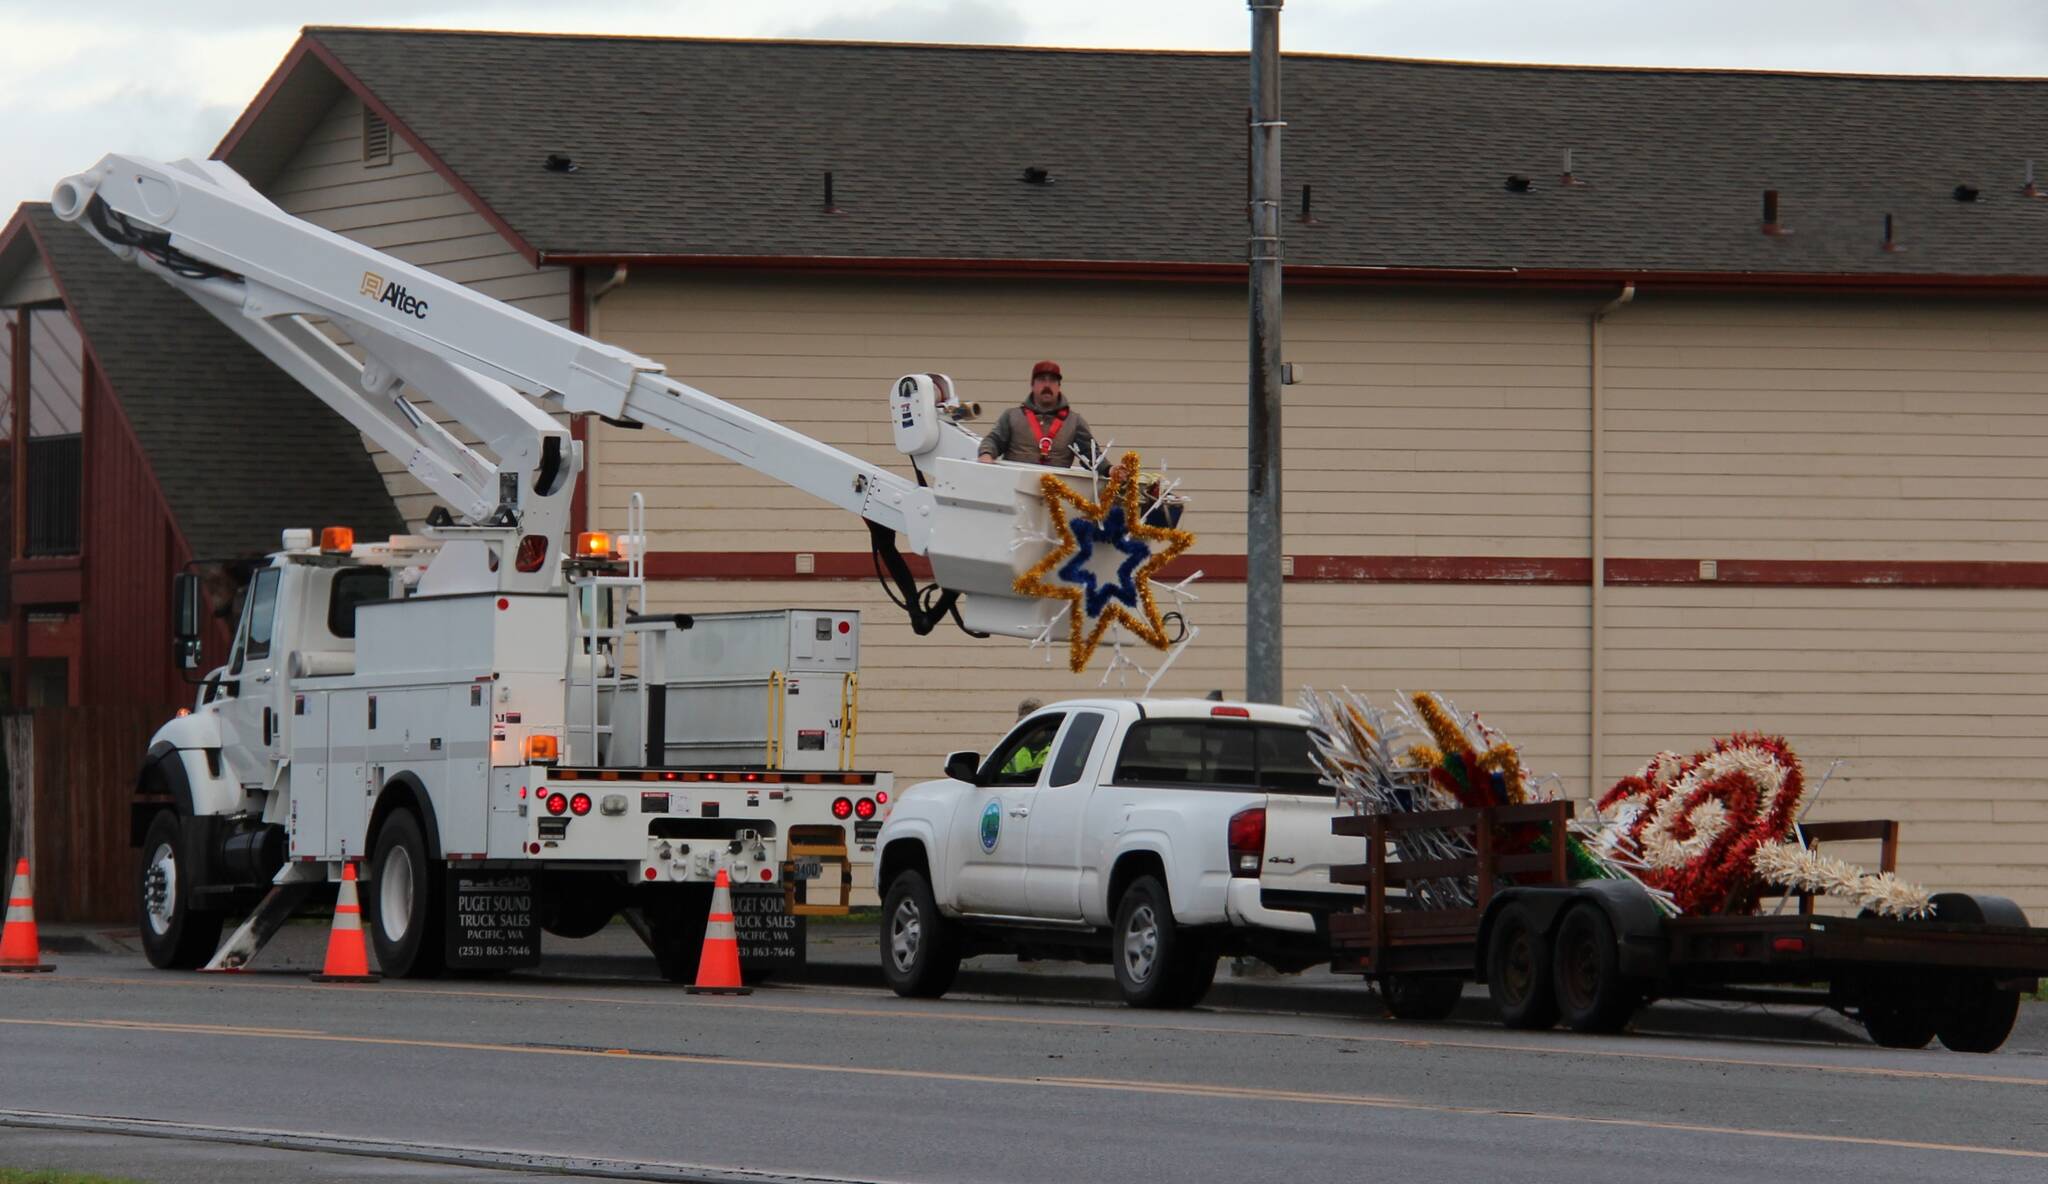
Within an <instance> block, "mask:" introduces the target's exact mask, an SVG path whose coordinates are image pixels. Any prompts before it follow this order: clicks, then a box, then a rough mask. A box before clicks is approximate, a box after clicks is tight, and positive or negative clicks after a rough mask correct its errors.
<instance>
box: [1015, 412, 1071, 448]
mask: <svg viewBox="0 0 2048 1184" xmlns="http://www.w3.org/2000/svg"><path fill="white" fill-rule="evenodd" d="M1069 410H1070V408H1066V407H1062V408H1060V410H1059V414H1057V415H1055V416H1053V417H1052V430H1051V431H1049V432H1048V431H1046V430H1045V425H1044V424H1043V423H1040V422H1039V420H1038V412H1036V411H1033V410H1032V409H1031V408H1029V407H1026V408H1025V409H1024V417H1025V418H1026V419H1029V420H1030V421H1031V431H1032V434H1034V435H1036V436H1037V437H1038V455H1039V456H1041V457H1048V456H1051V455H1052V438H1053V437H1054V436H1057V435H1059V434H1060V429H1061V428H1062V427H1064V426H1066V422H1067V412H1068V411H1069Z"/></svg>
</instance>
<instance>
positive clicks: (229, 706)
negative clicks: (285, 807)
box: [221, 567, 288, 789]
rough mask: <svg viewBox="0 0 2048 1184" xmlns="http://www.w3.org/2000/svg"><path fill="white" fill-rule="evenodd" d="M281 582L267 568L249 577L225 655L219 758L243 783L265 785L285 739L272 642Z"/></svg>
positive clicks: (277, 649)
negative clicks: (239, 618)
mask: <svg viewBox="0 0 2048 1184" xmlns="http://www.w3.org/2000/svg"><path fill="white" fill-rule="evenodd" d="M283 586H284V571H283V569H281V568H276V567H266V568H264V569H262V570H261V571H259V572H257V573H256V575H255V578H254V579H252V580H250V582H249V594H248V597H247V598H246V600H245V602H244V604H243V606H242V623H241V626H240V628H238V629H237V630H236V632H235V648H234V652H233V653H232V654H231V655H229V658H228V672H227V678H226V679H225V680H224V689H226V688H230V687H231V688H232V691H231V692H230V695H229V697H228V699H227V701H226V702H225V703H224V704H223V705H222V708H221V731H222V732H223V733H224V734H223V735H222V737H221V739H222V740H223V741H224V743H223V745H222V749H221V756H222V759H223V760H225V761H226V763H227V767H228V772H229V774H230V775H231V776H233V777H234V779H235V780H236V782H238V783H239V784H241V785H244V786H261V787H263V788H266V789H267V788H269V786H270V783H271V778H272V775H273V773H274V771H275V770H276V767H277V758H278V756H279V755H280V754H281V753H282V752H283V751H284V746H285V743H286V739H285V736H284V729H285V727H286V720H287V718H288V714H287V713H286V712H285V711H283V710H281V708H283V706H284V691H285V689H286V688H285V685H284V684H285V681H286V680H284V679H283V678H281V677H279V675H278V669H279V662H280V661H281V660H282V657H283V655H284V649H285V647H283V646H281V645H279V644H277V642H278V638H277V636H276V635H277V628H278V622H279V620H280V619H282V617H283V614H282V613H281V612H280V606H281V602H282V601H283V600H284V596H283V590H284V588H283Z"/></svg>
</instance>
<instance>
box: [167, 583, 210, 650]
mask: <svg viewBox="0 0 2048 1184" xmlns="http://www.w3.org/2000/svg"><path fill="white" fill-rule="evenodd" d="M205 615H206V613H205V597H204V596H203V595H202V594H201V593H200V590H199V575H198V573H196V572H189V571H182V572H179V573H178V574H177V575H175V576H173V577H171V635H172V637H173V639H174V641H173V643H172V653H173V654H174V655H176V657H177V660H178V667H179V668H180V669H182V670H196V669H198V668H199V651H200V647H201V646H202V645H203V644H204V639H203V638H202V637H201V636H200V628H201V627H200V621H201V619H202V618H203V617H204V616H205Z"/></svg>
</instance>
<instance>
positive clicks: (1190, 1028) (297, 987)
mask: <svg viewBox="0 0 2048 1184" xmlns="http://www.w3.org/2000/svg"><path fill="white" fill-rule="evenodd" d="M19 981H22V982H38V983H46V984H47V983H53V982H54V981H55V980H54V979H52V978H48V977H44V976H39V975H38V976H28V975H24V976H22V977H21V979H20V980H19ZM64 981H66V982H72V983H79V982H93V983H108V984H115V985H123V986H152V987H162V986H177V987H206V988H211V987H217V986H221V985H222V984H223V983H224V982H227V981H229V980H226V979H222V978H216V977H211V976H209V977H208V978H206V979H204V980H193V979H189V978H180V977H172V976H165V977H163V978H115V977H90V976H74V977H71V978H69V979H66V980H64ZM232 982H233V985H235V986H237V987H245V988H251V989H261V990H273V991H334V990H368V991H379V992H398V993H406V994H416V995H439V996H447V997H449V998H456V999H509V1000H519V1001H522V1002H532V1001H534V1000H538V999H546V1000H547V1001H549V1002H551V1003H606V1004H614V1005H617V1004H631V1005H635V1006H641V1007H727V1008H737V1009H740V1010H751V1011H764V1012H773V1013H779V1014H786V1015H820V1016H858V1017H860V1018H862V1019H889V1020H910V1021H918V1022H923V1021H931V1020H946V1021H952V1022H955V1023H963V1024H1007V1025H1017V1026H1024V1027H1050V1028H1114V1029H1118V1030H1122V1031H1135V1032H1174V1033H1187V1034H1194V1035H1201V1036H1219V1035H1221V1036H1252V1037H1261V1038H1265V1039H1275V1038H1280V1039H1291V1040H1315V1041H1328V1042H1334V1043H1343V1044H1393V1045H1400V1046H1403V1047H1408V1048H1416V1049H1448V1050H1454V1051H1461V1052H1486V1053H1500V1052H1520V1053H1534V1054H1537V1055H1541V1056H1553V1057H1595V1058H1603V1059H1609V1060H1625V1061H1649V1062H1657V1063H1677V1064H1689V1065H1720V1066H1724V1067H1728V1068H1738V1069H1788V1070H1798V1071H1801V1072H1808V1073H1838V1074H1845V1075H1848V1076H1853V1077H1878V1078H1889V1079H1895V1080H1905V1081H1959V1082H1969V1083H1972V1084H1976V1085H2019V1086H2033V1087H2035V1088H2040V1087H2044V1086H2048V1077H2020V1076H2013V1075H2010V1074H1998V1073H1965V1072H1958V1071H1955V1070H1948V1069H1902V1068H1899V1067H1897V1066H1889V1065H1836V1064H1829V1063H1827V1062H1825V1061H1781V1060H1771V1059H1768V1058H1764V1057H1729V1056H1701V1055H1696V1054H1692V1053H1672V1052H1644V1051H1639V1050H1635V1049H1626V1048H1586V1047H1576V1045H1577V1044H1578V1043H1580V1042H1582V1041H1583V1039H1584V1038H1583V1037H1560V1040H1561V1041H1569V1042H1570V1043H1556V1044H1532V1043H1526V1042H1524V1043H1514V1042H1510V1041H1504V1040H1503V1041H1494V1040H1449V1039H1444V1038H1442V1037H1434V1036H1380V1035H1374V1034H1372V1033H1366V1032H1357V1033H1353V1032H1300V1031H1291V1030H1288V1029H1284V1028H1243V1027H1209V1026H1205V1025H1201V1024H1176V1023H1153V1022H1143V1021H1132V1020H1120V1019H1106V1018H1096V1019H1068V1018H1063V1017H1054V1016H1022V1015H997V1014H994V1013H991V1012H976V1011H960V1010H955V1009H953V1008H950V1007H947V1008H934V1007H900V1008H871V1007H833V1006H824V1005H818V1004H803V1003H770V1002H767V1001H765V1000H760V999H755V998H747V999H734V998H718V997H712V996H695V995H681V996H678V997H674V998H661V999H654V998H637V997H634V996H631V995H579V994H562V993H557V992H552V991H549V992H548V993H546V994H542V993H540V990H541V989H538V988H537V989H536V990H534V991H483V990H476V989H472V988H457V987H429V986H402V985H399V984H396V983H392V982H383V983H379V984H377V985H375V986H367V985H366V986H362V987H337V986H328V985H321V984H317V983H300V982H267V981H264V980H263V979H261V978H257V977H250V976H236V977H235V978H234V979H233V980H232ZM1110 1014H1115V1013H1114V1012H1112V1013H1110ZM1311 1018H1316V1017H1311ZM1359 1022H1361V1023H1368V1022H1374V1021H1369V1020H1363V1019H1361V1020H1360V1021H1359Z"/></svg>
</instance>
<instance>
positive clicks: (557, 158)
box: [540, 152, 582, 173]
mask: <svg viewBox="0 0 2048 1184" xmlns="http://www.w3.org/2000/svg"><path fill="white" fill-rule="evenodd" d="M540 167H542V168H544V169H546V170H547V171H549V172H551V173H573V172H575V171H576V170H577V169H579V168H581V167H582V166H581V165H578V164H577V163H576V162H575V161H573V160H571V159H569V158H568V157H566V156H564V155H562V154H561V153H559V152H550V153H548V158H547V159H546V160H544V161H542V162H541V166H540Z"/></svg>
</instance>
